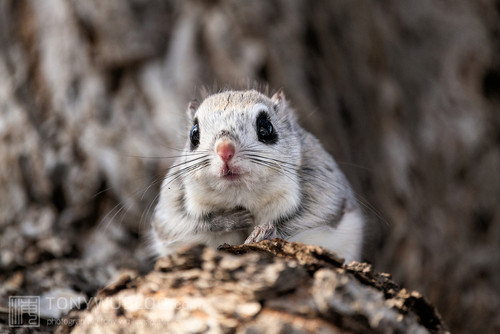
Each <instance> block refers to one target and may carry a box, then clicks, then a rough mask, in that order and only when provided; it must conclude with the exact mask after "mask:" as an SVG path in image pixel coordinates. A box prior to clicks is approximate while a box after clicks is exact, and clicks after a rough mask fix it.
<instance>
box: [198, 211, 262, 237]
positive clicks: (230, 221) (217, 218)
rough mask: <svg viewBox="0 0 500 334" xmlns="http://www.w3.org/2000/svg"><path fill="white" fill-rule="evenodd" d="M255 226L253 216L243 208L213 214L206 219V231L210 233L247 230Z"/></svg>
mask: <svg viewBox="0 0 500 334" xmlns="http://www.w3.org/2000/svg"><path fill="white" fill-rule="evenodd" d="M252 224H253V216H252V214H251V213H250V212H249V211H248V210H246V209H243V208H235V209H233V210H228V211H220V212H214V213H211V214H210V215H209V216H208V217H206V219H205V222H204V224H203V226H204V229H205V230H206V231H210V232H233V231H241V230H246V229H248V228H249V227H250V226H252Z"/></svg>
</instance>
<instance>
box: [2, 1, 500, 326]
mask: <svg viewBox="0 0 500 334" xmlns="http://www.w3.org/2000/svg"><path fill="white" fill-rule="evenodd" d="M499 36H500V5H499V3H498V1H493V0H486V1H480V2H471V1H466V0H460V1H454V2H450V3H443V2H433V1H419V2H415V1H398V2H395V1H394V2H393V1H382V2H380V1H357V0H356V1H341V0H338V1H337V0H335V1H306V0H281V1H278V0H275V1H243V0H220V1H195V0H191V1H167V0H165V1H161V0H154V1H148V2H145V1H141V0H128V1H125V0H108V1H97V0H93V1H90V0H89V1H81V0H3V1H0V138H1V140H0V269H1V270H0V282H3V283H2V285H1V286H0V296H1V299H0V305H1V306H2V307H5V306H6V300H7V296H9V295H15V294H37V295H41V294H46V295H47V296H58V295H61V294H64V293H67V294H73V295H74V296H90V295H92V294H95V292H96V290H97V289H98V288H100V287H102V286H104V285H105V284H107V283H108V282H109V279H111V278H112V277H116V275H118V274H119V273H120V272H121V271H123V270H125V269H129V270H138V271H144V270H146V269H147V268H148V267H149V266H150V265H151V263H148V261H147V260H145V259H146V258H147V253H146V251H145V249H144V244H145V241H144V240H143V239H144V233H145V230H147V224H148V215H149V214H150V213H151V210H152V203H153V202H154V199H155V196H156V194H157V190H158V186H159V184H158V183H159V180H160V178H161V176H162V175H163V174H164V172H165V170H166V168H168V166H169V164H171V162H172V159H169V158H167V157H171V156H174V155H176V154H178V152H177V151H176V149H178V148H180V147H181V145H182V142H183V140H184V137H183V136H185V131H184V130H185V128H186V124H185V120H184V110H185V106H186V105H187V102H188V101H189V100H190V99H191V98H192V97H196V95H197V92H198V91H199V89H200V88H201V87H202V86H204V85H206V86H208V87H212V86H213V85H214V84H215V85H216V86H217V87H219V88H220V87H226V86H241V85H244V84H245V83H246V82H248V81H258V82H264V83H268V84H269V86H270V87H271V88H279V87H283V88H284V90H285V92H286V94H287V97H288V98H289V99H290V100H291V102H292V104H293V106H294V107H295V108H296V109H297V111H298V113H299V115H300V121H301V123H302V124H303V125H304V126H305V127H306V128H308V129H309V130H310V131H311V132H313V133H314V134H315V135H317V136H318V138H320V140H321V141H322V143H323V144H324V145H325V147H326V148H327V149H328V150H329V151H330V152H331V153H332V154H333V155H334V156H335V157H336V159H337V160H338V161H339V163H340V166H341V168H342V169H343V170H344V171H345V173H346V174H347V175H348V178H349V180H350V181H351V183H352V184H353V186H354V188H355V190H356V192H357V193H358V195H359V197H360V198H361V199H362V203H363V206H364V207H365V209H366V214H367V216H368V217H369V218H370V223H369V226H368V228H367V235H368V238H367V247H366V251H365V258H366V259H367V260H369V261H371V262H372V263H373V264H374V266H375V268H377V269H378V270H379V271H387V272H390V273H392V274H393V277H394V279H395V281H397V282H399V283H401V284H402V285H404V286H406V287H408V288H411V289H417V290H419V291H421V292H422V293H423V294H424V295H425V296H427V297H428V298H429V299H430V301H431V302H432V303H434V304H435V305H436V306H437V308H438V309H439V310H440V312H441V314H442V315H443V318H444V319H445V321H446V322H447V323H448V325H449V327H450V329H451V330H452V331H453V332H456V333H470V332H481V333H486V332H491V333H493V332H498V331H500V318H499V317H498V309H500V295H499V294H498V291H500V267H499V265H498V264H499V263H500V247H499V245H500V205H499V203H500V173H499V170H500V149H499V148H500V37H499ZM153 157H162V158H158V159H155V158H153Z"/></svg>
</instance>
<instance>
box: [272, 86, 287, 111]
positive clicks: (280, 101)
mask: <svg viewBox="0 0 500 334" xmlns="http://www.w3.org/2000/svg"><path fill="white" fill-rule="evenodd" d="M271 101H273V105H274V109H275V110H277V111H279V110H283V109H284V108H285V107H286V106H287V101H286V98H285V93H283V89H282V88H280V89H278V91H277V92H276V93H274V95H273V97H271Z"/></svg>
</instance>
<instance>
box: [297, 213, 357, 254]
mask: <svg viewBox="0 0 500 334" xmlns="http://www.w3.org/2000/svg"><path fill="white" fill-rule="evenodd" d="M362 239H363V217H362V216H361V215H360V213H358V212H357V211H351V212H347V213H346V214H345V215H344V218H342V220H341V221H340V223H339V225H338V226H337V227H336V228H333V227H329V226H320V227H317V228H312V229H306V230H303V231H301V232H299V233H298V234H296V235H294V236H293V237H291V238H290V239H289V241H297V242H302V243H305V244H310V245H317V246H321V247H325V248H328V249H330V250H331V251H333V252H334V253H336V254H337V255H338V256H340V257H342V258H344V259H345V262H346V263H349V262H351V261H360V258H361V248H362V246H363V245H362V242H361V241H362Z"/></svg>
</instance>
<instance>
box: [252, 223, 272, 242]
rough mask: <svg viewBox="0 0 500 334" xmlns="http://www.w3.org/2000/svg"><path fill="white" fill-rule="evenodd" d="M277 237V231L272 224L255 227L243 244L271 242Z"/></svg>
mask: <svg viewBox="0 0 500 334" xmlns="http://www.w3.org/2000/svg"><path fill="white" fill-rule="evenodd" d="M278 237H279V234H278V231H277V229H276V226H275V225H274V224H273V223H269V224H263V225H257V226H255V228H254V230H253V231H252V233H251V234H250V235H249V236H248V238H247V239H246V240H245V243H246V244H248V243H251V242H259V241H262V240H272V239H274V238H278Z"/></svg>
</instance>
